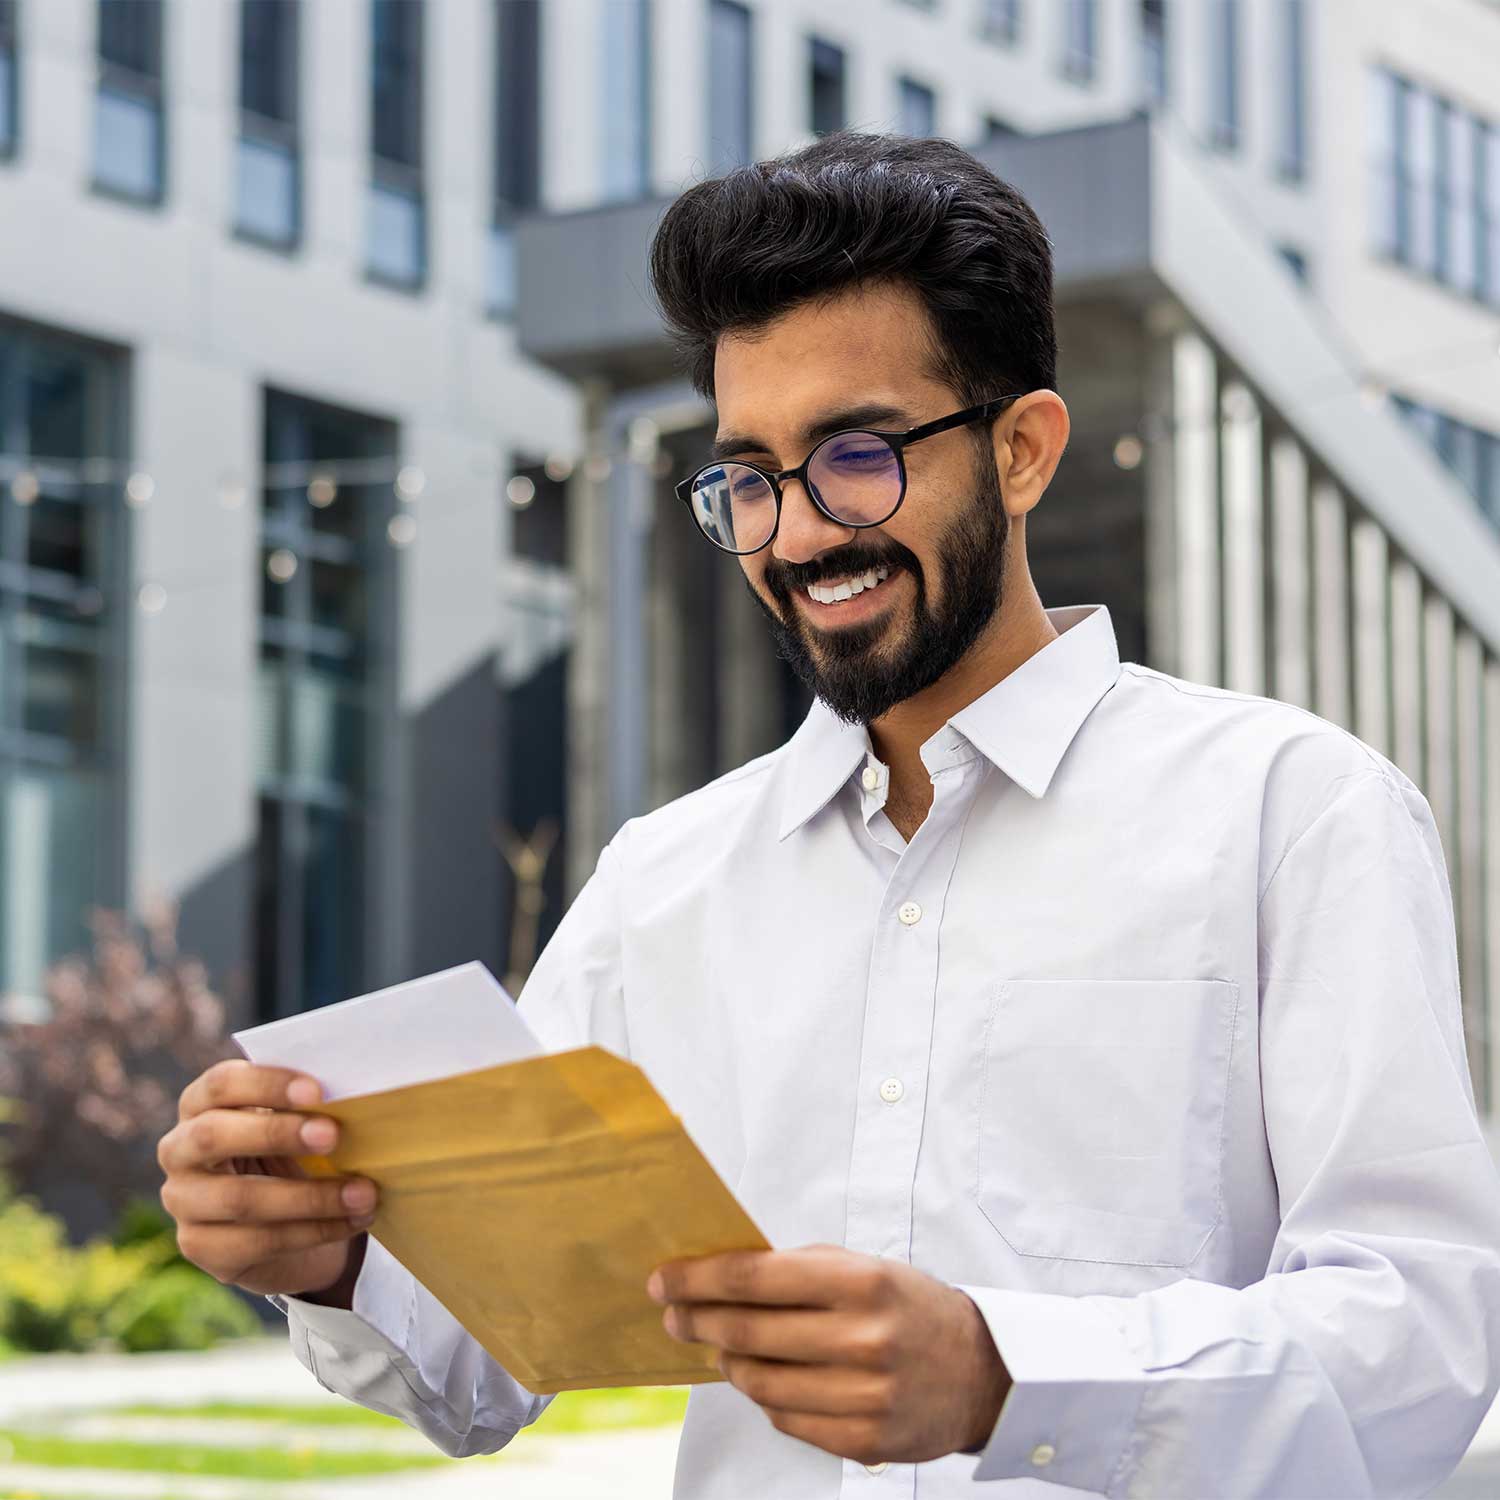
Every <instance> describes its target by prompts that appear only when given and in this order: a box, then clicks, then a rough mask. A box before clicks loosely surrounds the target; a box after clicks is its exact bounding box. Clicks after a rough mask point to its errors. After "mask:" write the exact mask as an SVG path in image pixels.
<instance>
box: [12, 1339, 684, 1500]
mask: <svg viewBox="0 0 1500 1500" xmlns="http://www.w3.org/2000/svg"><path fill="white" fill-rule="evenodd" d="M211 1401H229V1402H236V1403H242V1404H249V1403H266V1404H273V1405H292V1404H301V1403H307V1404H309V1405H335V1406H337V1405H342V1404H343V1398H342V1397H340V1396H335V1395H334V1394H333V1393H332V1392H331V1391H327V1390H325V1389H324V1388H323V1387H322V1386H321V1385H319V1384H318V1382H317V1381H316V1380H314V1379H313V1377H312V1376H311V1375H310V1374H309V1373H308V1372H307V1371H306V1370H305V1369H303V1368H302V1366H301V1365H300V1364H298V1363H297V1361H296V1359H295V1358H294V1357H293V1356H292V1352H291V1350H290V1349H289V1348H288V1347H287V1343H286V1340H285V1339H284V1338H270V1339H255V1340H250V1341H247V1342H245V1343H239V1344H229V1345H224V1346H223V1347H221V1348H218V1349H214V1350H210V1351H208V1352H206V1353H203V1354H136V1355H108V1354H93V1355H61V1354H59V1355H45V1356H41V1357H37V1358H32V1359H24V1360H15V1361H11V1362H9V1363H6V1364H0V1427H3V1426H11V1427H20V1426H26V1425H28V1424H30V1423H32V1422H40V1421H41V1420H43V1419H47V1428H48V1430H49V1431H65V1432H67V1433H69V1434H70V1435H72V1436H77V1437H85V1436H97V1437H106V1436H111V1437H113V1436H124V1435H125V1432H124V1430H123V1428H122V1423H123V1424H128V1426H129V1429H130V1431H129V1435H130V1436H131V1437H132V1438H135V1439H136V1440H138V1441H151V1440H154V1439H161V1438H165V1437H167V1436H169V1435H170V1436H172V1437H175V1438H176V1440H178V1441H183V1442H192V1441H196V1440H197V1439H198V1438H200V1437H205V1436H207V1435H208V1432H209V1430H210V1429H214V1428H216V1429H217V1430H216V1431H215V1432H214V1434H213V1440H214V1441H215V1442H217V1443H218V1444H220V1445H225V1446H232V1445H234V1444H236V1443H238V1442H241V1441H242V1440H243V1439H244V1438H245V1437H246V1435H247V1431H246V1425H245V1424H244V1423H243V1422H241V1421H238V1420H226V1421H224V1422H221V1423H207V1422H205V1423H203V1424H202V1428H203V1430H202V1431H198V1430H197V1429H198V1428H199V1422H198V1420H197V1419H191V1426H190V1427H188V1426H187V1424H186V1423H183V1424H178V1423H175V1422H170V1421H169V1420H168V1419H165V1418H154V1417H153V1418H119V1417H111V1416H110V1414H109V1408H111V1407H118V1406H127V1405H132V1406H133V1405H149V1406H189V1405H200V1404H203V1403H205V1402H211ZM65 1414H69V1415H65ZM185 1427H186V1428H187V1430H183V1429H184V1428H185ZM267 1430H269V1429H267ZM264 1433H265V1430H262V1432H261V1433H260V1434H258V1436H259V1440H260V1441H261V1442H264V1441H266V1438H265V1435H264ZM274 1434H275V1437H274V1439H273V1440H275V1441H281V1440H288V1441H290V1440H293V1439H295V1440H299V1441H302V1442H307V1441H309V1440H314V1441H316V1442H317V1443H318V1444H319V1446H320V1447H322V1448H324V1449H325V1450H328V1451H332V1450H333V1449H334V1448H335V1447H338V1448H343V1447H344V1446H345V1445H346V1444H354V1443H355V1442H356V1441H357V1443H358V1446H360V1447H361V1448H363V1449H364V1450H365V1451H373V1450H375V1449H388V1448H393V1447H394V1448H397V1449H399V1450H401V1451H407V1450H410V1451H417V1452H423V1453H431V1452H433V1451H434V1450H433V1449H432V1448H431V1447H430V1446H429V1445H428V1444H427V1442H426V1440H425V1439H423V1438H421V1437H418V1436H417V1435H415V1434H411V1435H410V1436H408V1435H407V1434H405V1433H399V1432H396V1433H385V1432H379V1431H375V1432H363V1431H361V1430H360V1429H348V1428H345V1429H333V1430H331V1431H319V1432H317V1433H316V1435H315V1436H314V1435H313V1434H312V1433H310V1432H309V1431H308V1429H307V1428H301V1429H299V1430H295V1431H294V1430H293V1429H291V1428H290V1427H289V1426H287V1425H285V1424H283V1425H279V1426H276V1427H275V1428H274ZM356 1434H357V1437H356ZM676 1459H677V1430H676V1429H675V1428H669V1427H668V1428H638V1429H632V1430H629V1431H623V1432H609V1433H577V1434H575V1433H566V1434H558V1435H556V1436H552V1435H549V1434H547V1433H545V1432H541V1431H535V1430H528V1431H526V1432H523V1433H521V1434H520V1435H519V1436H518V1437H517V1438H516V1439H515V1441H514V1442H513V1443H511V1444H510V1446H509V1447H507V1448H506V1449H505V1450H504V1451H503V1452H501V1453H498V1454H495V1455H493V1456H485V1457H480V1458H471V1459H464V1460H462V1461H461V1462H460V1461H454V1462H453V1463H452V1465H451V1466H449V1467H445V1468H436V1469H420V1470H412V1469H408V1470H405V1471H404V1472H397V1473H392V1474H383V1475H378V1476H371V1477H364V1478H350V1479H337V1480H319V1481H316V1482H312V1481H308V1482H302V1481H280V1482H276V1483H268V1482H254V1483H252V1482H248V1481H244V1480H236V1479H220V1478H211V1477H209V1476H172V1477H170V1478H168V1477H166V1476H163V1475H160V1474H131V1473H126V1472H123V1471H116V1470H109V1471H94V1470H88V1469H73V1468H52V1467H49V1466H46V1465H41V1464H16V1463H7V1462H5V1461H4V1455H3V1454H0V1493H5V1492H7V1491H21V1492H25V1493H32V1494H35V1495H38V1496H43V1497H49V1500H50V1497H59V1500H61V1497H64V1496H89V1497H91V1500H99V1497H109V1500H162V1497H163V1496H164V1495H170V1496H172V1497H173V1500H267V1497H271V1496H274V1497H276V1500H397V1497H398V1496H404V1497H409V1496H411V1495H412V1494H414V1493H416V1494H420V1495H421V1496H422V1497H423V1500H426V1497H428V1496H432V1497H434V1500H470V1497H472V1500H480V1497H484V1500H490V1497H493V1496H495V1495H504V1496H505V1500H598V1497H599V1496H601V1495H608V1496H610V1497H611V1500H669V1497H670V1495H671V1493H672V1472H673V1469H674V1467H675V1464H676Z"/></svg>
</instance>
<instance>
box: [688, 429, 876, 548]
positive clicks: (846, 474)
mask: <svg viewBox="0 0 1500 1500" xmlns="http://www.w3.org/2000/svg"><path fill="white" fill-rule="evenodd" d="M807 482H808V485H809V487H810V488H811V489H812V491H813V492H814V494H815V496H816V498H817V499H818V501H819V502H820V503H821V504H822V505H823V507H824V509H825V510H827V511H828V512H829V513H830V514H831V515H833V516H835V517H836V518H837V519H838V520H840V521H844V522H847V523H848V524H849V525H850V526H873V525H875V524H877V523H878V522H880V521H884V520H885V519H886V518H887V517H889V516H890V515H891V514H892V513H893V512H894V511H895V509H896V506H897V505H898V504H899V503H900V501H901V463H900V460H899V459H898V458H897V456H896V452H895V450H894V449H893V448H892V447H891V445H890V444H889V443H887V442H886V441H885V439H884V438H882V437H877V436H876V435H875V434H874V433H873V432H841V433H838V434H836V435H835V436H834V437H832V438H830V439H828V440H827V441H826V442H824V443H822V444H820V445H819V447H818V449H817V451H816V452H815V453H814V454H813V459H812V463H811V464H810V465H809V466H808V471H807ZM691 498H692V504H693V514H694V516H695V517H696V519H697V521H698V525H699V526H700V527H701V528H702V529H703V534H704V535H705V536H706V537H707V538H708V539H709V540H710V541H711V542H717V543H718V545H719V546H721V547H725V548H727V549H728V550H729V551H731V552H753V551H754V550H755V549H756V548H757V547H761V546H764V545H765V543H766V541H767V540H768V539H769V537H770V535H771V532H772V531H773V530H774V529H775V526H776V495H775V492H774V491H773V490H772V488H771V485H770V482H769V481H768V480H767V479H766V478H765V476H764V475H763V474H759V473H757V472H756V471H755V470H754V469H752V468H749V467H747V466H746V465H745V464H737V463H724V464H716V465H714V466H713V467H712V468H707V469H704V470H702V471H701V472H700V473H699V474H698V476H697V478H696V479H695V480H694V481H693V488H692V495H691Z"/></svg>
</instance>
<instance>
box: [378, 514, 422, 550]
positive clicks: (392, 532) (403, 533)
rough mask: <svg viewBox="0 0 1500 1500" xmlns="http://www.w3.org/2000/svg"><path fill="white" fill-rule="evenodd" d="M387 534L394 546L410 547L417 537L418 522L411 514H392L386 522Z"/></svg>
mask: <svg viewBox="0 0 1500 1500" xmlns="http://www.w3.org/2000/svg"><path fill="white" fill-rule="evenodd" d="M385 534H386V536H387V537H388V538H389V539H390V543H391V546H393V547H409V546H411V544H412V543H413V542H414V541H416V539H417V523H416V521H414V520H413V519H412V517H410V516H405V515H402V516H392V517H391V518H390V520H389V521H387V522H386V524H385Z"/></svg>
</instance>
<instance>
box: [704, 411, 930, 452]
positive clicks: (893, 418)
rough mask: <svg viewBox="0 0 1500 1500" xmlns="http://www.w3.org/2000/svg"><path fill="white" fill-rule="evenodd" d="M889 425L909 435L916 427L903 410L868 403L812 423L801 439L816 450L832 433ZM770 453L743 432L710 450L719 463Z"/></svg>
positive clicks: (718, 441)
mask: <svg viewBox="0 0 1500 1500" xmlns="http://www.w3.org/2000/svg"><path fill="white" fill-rule="evenodd" d="M889 422H895V423H898V424H899V426H900V428H901V430H902V431H905V429H906V428H908V427H910V426H911V425H912V421H911V414H910V412H908V411H906V410H905V408H903V407H900V406H890V405H888V404H887V403H885V402H883V401H867V402H865V403H864V405H862V406H847V407H844V408H842V409H840V410H838V411H830V412H825V413H824V414H823V415H822V416H821V417H819V418H817V420H816V421H813V422H809V423H808V424H807V426H806V427H804V428H803V429H802V433H801V436H802V440H803V442H805V443H806V444H807V445H808V447H812V446H813V444H815V443H817V442H820V441H821V440H822V439H823V438H826V437H827V436H828V435H829V433H832V432H842V431H843V430H844V429H845V428H849V427H854V428H862V427H874V426H875V425H876V424H877V423H889ZM770 451H771V447H770V445H769V444H768V443H766V442H764V441H762V440H761V439H760V438H758V437H754V436H752V435H750V434H748V433H741V432H727V433H725V434H724V436H723V437H720V438H715V440H714V445H713V447H712V448H711V449H709V453H710V455H711V456H712V457H713V458H714V459H715V460H716V461H717V460H719V459H725V458H732V457H734V455H735V454H737V453H769V452H770Z"/></svg>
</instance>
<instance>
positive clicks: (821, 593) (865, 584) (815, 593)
mask: <svg viewBox="0 0 1500 1500" xmlns="http://www.w3.org/2000/svg"><path fill="white" fill-rule="evenodd" d="M890 576H891V570H890V569H889V568H888V567H884V566H882V567H879V568H871V569H870V570H869V571H868V572H865V573H851V574H850V575H849V576H848V577H846V578H840V579H837V580H835V581H834V582H832V583H810V584H808V585H807V587H806V588H805V589H804V590H803V592H804V593H805V594H806V595H807V597H808V598H809V599H811V600H812V601H813V603H814V604H817V605H819V606H821V607H823V608H827V607H828V606H829V605H833V604H842V603H843V602H844V601H845V600H846V599H853V598H855V597H857V596H858V595H860V594H867V593H869V592H870V591H871V590H872V589H877V588H879V587H880V585H881V584H883V583H884V582H885V581H886V579H887V578H889V577H890Z"/></svg>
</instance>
